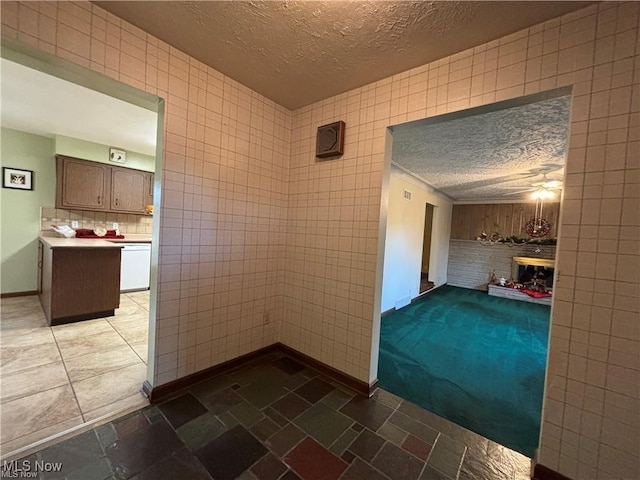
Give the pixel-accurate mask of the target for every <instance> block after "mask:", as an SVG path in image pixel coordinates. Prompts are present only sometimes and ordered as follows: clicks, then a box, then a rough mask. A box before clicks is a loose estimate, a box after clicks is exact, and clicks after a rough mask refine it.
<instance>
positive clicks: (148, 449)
mask: <svg viewBox="0 0 640 480" xmlns="http://www.w3.org/2000/svg"><path fill="white" fill-rule="evenodd" d="M182 447H183V444H182V442H181V441H180V439H179V438H178V436H177V435H176V433H175V432H174V431H173V429H172V428H171V427H170V426H169V424H168V423H167V422H156V423H152V424H150V425H149V426H148V427H145V428H143V429H142V430H138V431H137V432H135V433H133V434H131V435H129V436H127V437H125V438H122V439H119V440H118V441H117V442H115V443H114V444H113V445H111V446H110V447H108V448H107V449H106V452H107V455H108V457H109V459H110V460H111V463H112V465H113V468H114V472H115V476H116V478H119V479H125V478H129V477H131V476H133V475H135V474H137V473H140V472H142V471H143V470H144V469H146V468H148V467H150V466H151V465H153V464H155V463H157V462H159V461H161V460H162V459H163V458H165V457H167V456H168V455H171V454H172V453H173V452H175V451H176V450H179V449H180V448H182Z"/></svg>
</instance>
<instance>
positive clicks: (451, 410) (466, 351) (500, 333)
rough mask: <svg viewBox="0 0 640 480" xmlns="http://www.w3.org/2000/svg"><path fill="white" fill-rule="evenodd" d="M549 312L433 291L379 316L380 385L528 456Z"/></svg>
mask: <svg viewBox="0 0 640 480" xmlns="http://www.w3.org/2000/svg"><path fill="white" fill-rule="evenodd" d="M549 310H550V308H549V307H548V306H546V305H538V304H532V303H526V302H519V301H516V300H508V299H505V298H497V297H490V296H489V295H488V294H487V293H486V292H480V291H477V290H468V289H464V288H457V287H449V286H443V287H440V288H438V289H437V290H436V291H434V292H433V293H431V294H429V295H427V296H426V297H425V298H424V299H423V300H420V301H418V302H415V303H413V304H411V305H409V306H407V307H404V308H402V309H400V310H398V311H395V312H393V313H391V314H389V315H386V316H385V317H383V318H382V326H381V332H380V363H379V369H378V378H379V381H380V386H381V387H382V388H384V389H386V390H389V391H391V392H393V393H395V394H396V395H399V396H401V397H403V398H405V399H407V400H410V401H412V402H414V403H416V404H418V405H420V406H422V407H424V408H425V409H427V410H429V411H431V412H433V413H435V414H437V415H440V416H441V417H444V418H447V419H448V420H451V421H452V422H455V423H457V424H458V425H461V426H463V427H465V428H467V429H469V430H472V431H474V432H476V433H479V434H480V435H482V436H484V437H487V438H489V439H491V440H493V441H495V442H498V443H500V444H502V445H504V446H506V447H509V448H511V449H513V450H516V451H518V452H520V453H523V454H524V455H526V456H528V457H533V453H534V449H535V448H536V447H537V445H538V434H539V430H540V413H541V408H542V395H543V388H544V371H545V365H546V360H547V337H548V333H549Z"/></svg>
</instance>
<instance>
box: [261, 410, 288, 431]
mask: <svg viewBox="0 0 640 480" xmlns="http://www.w3.org/2000/svg"><path fill="white" fill-rule="evenodd" d="M262 413H264V414H265V415H266V416H268V417H269V418H270V419H271V420H273V421H274V422H276V423H277V424H278V425H280V426H281V427H284V426H285V425H286V424H287V423H289V420H287V419H286V418H284V417H283V416H282V415H280V414H279V413H278V412H276V411H275V410H274V409H273V408H271V407H267V408H263V409H262Z"/></svg>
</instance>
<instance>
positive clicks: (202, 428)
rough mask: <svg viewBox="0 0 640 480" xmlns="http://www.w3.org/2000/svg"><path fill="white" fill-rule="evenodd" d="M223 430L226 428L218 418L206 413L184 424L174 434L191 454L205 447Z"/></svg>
mask: <svg viewBox="0 0 640 480" xmlns="http://www.w3.org/2000/svg"><path fill="white" fill-rule="evenodd" d="M225 430H227V428H226V427H225V426H224V425H223V424H222V422H221V421H220V420H218V417H216V416H215V415H214V414H213V413H211V412H207V413H205V414H204V415H200V416H199V417H197V418H194V419H193V420H191V421H190V422H187V423H185V424H184V425H182V426H181V427H180V428H178V429H177V430H176V432H177V433H178V437H180V440H182V441H183V442H184V444H185V445H186V446H187V447H188V448H189V450H191V451H192V452H193V451H195V450H198V449H199V448H201V447H203V446H205V445H206V444H207V443H209V442H210V441H211V440H213V439H214V438H216V437H218V436H219V435H221V434H222V433H223V432H224V431H225Z"/></svg>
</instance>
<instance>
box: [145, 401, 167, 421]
mask: <svg viewBox="0 0 640 480" xmlns="http://www.w3.org/2000/svg"><path fill="white" fill-rule="evenodd" d="M142 414H143V415H144V416H145V417H147V420H148V421H149V423H155V422H164V416H163V415H162V412H161V411H160V409H159V408H158V406H157V405H149V406H148V407H145V408H143V409H142Z"/></svg>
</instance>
